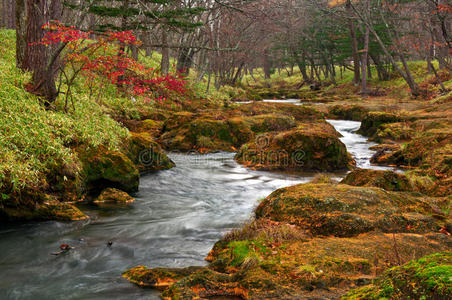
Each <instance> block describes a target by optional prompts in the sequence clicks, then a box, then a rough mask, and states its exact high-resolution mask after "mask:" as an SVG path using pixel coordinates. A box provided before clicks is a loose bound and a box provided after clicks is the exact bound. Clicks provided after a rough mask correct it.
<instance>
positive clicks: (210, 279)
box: [161, 268, 248, 299]
mask: <svg viewBox="0 0 452 300" xmlns="http://www.w3.org/2000/svg"><path fill="white" fill-rule="evenodd" d="M161 297H162V298H163V299H209V298H215V297H219V298H221V297H235V298H239V299H248V290H247V289H245V288H244V287H243V286H241V285H240V283H239V282H238V280H237V278H236V276H234V275H229V274H224V273H219V272H216V271H214V270H211V269H209V268H202V269H200V270H199V271H197V272H195V273H192V274H190V275H189V276H186V277H184V278H183V279H181V280H179V281H177V282H176V283H174V284H173V285H171V286H170V287H169V288H167V289H166V290H165V291H163V293H162V295H161Z"/></svg>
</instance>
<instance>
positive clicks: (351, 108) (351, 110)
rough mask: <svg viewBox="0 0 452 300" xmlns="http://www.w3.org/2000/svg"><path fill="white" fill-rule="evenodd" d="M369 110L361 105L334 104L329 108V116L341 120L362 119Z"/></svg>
mask: <svg viewBox="0 0 452 300" xmlns="http://www.w3.org/2000/svg"><path fill="white" fill-rule="evenodd" d="M367 113H368V110H367V109H366V108H364V107H363V106H359V105H334V106H332V107H330V108H329V109H328V117H329V118H333V119H340V120H352V121H361V120H363V119H364V118H365V117H366V116H367Z"/></svg>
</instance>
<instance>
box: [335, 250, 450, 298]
mask: <svg viewBox="0 0 452 300" xmlns="http://www.w3.org/2000/svg"><path fill="white" fill-rule="evenodd" d="M451 298H452V252H450V251H447V252H440V253H435V254H432V255H428V256H426V257H423V258H421V259H418V260H413V261H410V262H408V263H406V264H404V265H403V266H399V267H395V268H392V269H389V270H388V271H386V272H384V273H383V274H382V275H381V276H380V277H379V278H378V279H377V280H375V282H374V283H373V284H371V285H367V286H364V287H362V288H359V289H356V290H352V291H350V292H348V293H347V295H345V296H344V297H342V298H341V299H343V300H346V299H363V300H371V299H375V300H377V299H438V300H439V299H444V300H445V299H451Z"/></svg>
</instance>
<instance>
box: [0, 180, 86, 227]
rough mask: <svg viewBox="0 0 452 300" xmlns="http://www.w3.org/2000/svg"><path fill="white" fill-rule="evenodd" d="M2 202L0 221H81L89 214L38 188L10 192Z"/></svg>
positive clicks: (0, 205)
mask: <svg viewBox="0 0 452 300" xmlns="http://www.w3.org/2000/svg"><path fill="white" fill-rule="evenodd" d="M1 194H2V195H6V194H3V193H1ZM0 202H1V203H0V221H13V222H15V221H32V220H33V221H42V220H58V221H79V220H85V219H88V216H87V215H85V214H84V213H83V212H81V211H80V210H79V209H78V208H77V207H75V206H74V205H73V204H71V203H66V202H61V201H60V200H59V199H57V197H55V196H53V195H49V194H46V193H45V192H43V191H42V190H39V189H38V188H36V189H34V190H31V189H25V190H22V191H21V193H20V195H17V194H16V193H15V192H10V193H9V194H8V195H7V197H4V198H3V199H2V201H0Z"/></svg>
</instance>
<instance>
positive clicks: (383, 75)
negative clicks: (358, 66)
mask: <svg viewBox="0 0 452 300" xmlns="http://www.w3.org/2000/svg"><path fill="white" fill-rule="evenodd" d="M369 56H370V57H371V58H372V60H373V62H374V64H375V67H376V68H377V73H378V79H379V80H381V81H387V80H389V73H388V70H387V69H386V68H385V66H384V64H383V62H382V61H381V59H380V56H379V55H378V54H373V53H372V52H369Z"/></svg>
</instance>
